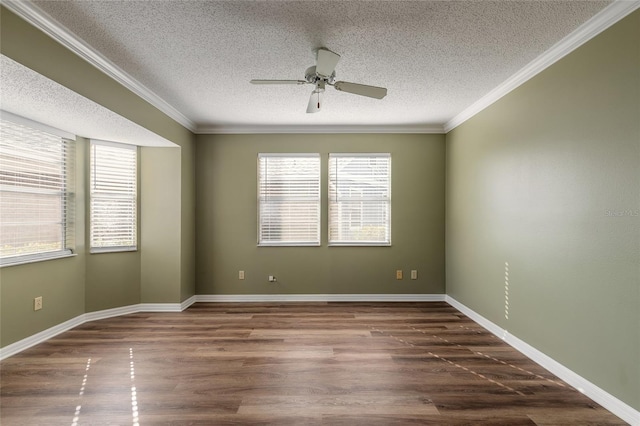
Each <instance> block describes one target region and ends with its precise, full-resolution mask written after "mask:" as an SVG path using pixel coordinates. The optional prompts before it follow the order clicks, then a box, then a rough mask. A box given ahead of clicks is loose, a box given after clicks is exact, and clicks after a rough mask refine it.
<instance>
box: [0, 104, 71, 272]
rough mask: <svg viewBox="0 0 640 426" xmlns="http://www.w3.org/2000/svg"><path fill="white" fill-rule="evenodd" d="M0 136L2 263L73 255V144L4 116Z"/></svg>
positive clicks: (35, 125)
mask: <svg viewBox="0 0 640 426" xmlns="http://www.w3.org/2000/svg"><path fill="white" fill-rule="evenodd" d="M0 132H1V133H0V264H2V265H11V264H19V263H26V262H31V261H37V260H45V259H50V258H56V257H61V256H66V255H70V254H71V248H72V247H73V244H74V239H75V235H74V232H73V231H74V226H73V225H74V223H73V222H74V221H73V218H74V209H75V206H74V192H73V183H74V180H75V175H74V163H75V155H74V154H75V143H74V142H73V141H72V140H69V139H66V138H64V137H62V136H60V135H58V134H56V131H55V129H50V128H48V127H47V126H44V125H40V124H39V123H34V122H30V121H29V120H26V119H23V118H21V117H16V116H13V115H11V114H7V113H4V112H3V113H2V119H1V120H0ZM60 133H62V132H60ZM68 136H69V137H73V135H68Z"/></svg>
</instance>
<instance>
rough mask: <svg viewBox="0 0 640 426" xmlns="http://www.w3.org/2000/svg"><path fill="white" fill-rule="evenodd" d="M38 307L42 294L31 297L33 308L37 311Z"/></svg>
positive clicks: (40, 306) (40, 303)
mask: <svg viewBox="0 0 640 426" xmlns="http://www.w3.org/2000/svg"><path fill="white" fill-rule="evenodd" d="M40 309H42V296H38V297H36V298H35V299H33V310H34V311H39V310H40Z"/></svg>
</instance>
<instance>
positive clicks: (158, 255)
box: [140, 148, 181, 303]
mask: <svg viewBox="0 0 640 426" xmlns="http://www.w3.org/2000/svg"><path fill="white" fill-rule="evenodd" d="M140 168H141V170H142V172H141V177H140V194H141V200H142V209H141V210H142V211H141V215H140V222H141V226H140V228H141V238H140V240H141V247H140V252H141V272H142V275H141V286H142V287H141V297H142V302H144V303H176V302H180V301H181V300H180V293H181V287H180V286H179V285H176V284H179V283H180V277H181V269H180V268H181V262H180V260H181V255H180V247H181V244H180V238H181V215H180V213H181V203H179V202H176V200H180V198H181V197H180V189H181V185H180V173H181V170H180V148H142V149H141V167H140ZM158 230H163V231H162V232H158Z"/></svg>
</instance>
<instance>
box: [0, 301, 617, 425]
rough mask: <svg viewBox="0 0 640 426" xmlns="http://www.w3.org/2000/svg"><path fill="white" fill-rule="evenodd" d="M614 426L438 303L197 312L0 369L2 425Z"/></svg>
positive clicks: (131, 323)
mask: <svg viewBox="0 0 640 426" xmlns="http://www.w3.org/2000/svg"><path fill="white" fill-rule="evenodd" d="M136 422H137V423H138V424H140V425H163V424H171V425H213V424H215V425H242V424H254V425H260V424H278V425H290V424H291V425H298V424H305V425H316V424H317V425H326V424H331V425H349V426H354V425H367V426H369V425H411V424H433V425H505V426H506V425H508V426H519V425H529V426H530V425H538V426H560V425H562V426H565V425H581V426H582V425H623V424H625V423H624V422H623V421H621V420H620V419H618V418H617V417H616V416H614V415H613V414H611V413H609V412H608V411H606V410H605V409H603V408H602V407H600V406H599V405H598V404H596V403H594V402H593V401H591V400H590V399H588V398H586V397H585V396H584V395H583V394H581V393H580V392H578V391H576V390H575V389H573V388H571V387H570V386H568V385H567V384H566V383H564V382H562V381H561V380H560V379H558V378H557V377H554V376H553V375H552V374H551V373H549V372H548V371H546V370H544V369H543V368H542V367H540V366H539V365H537V364H535V363H533V362H532V361H530V360H529V359H528V358H526V357H525V356H524V355H522V354H520V353H519V352H517V351H515V350H514V349H513V348H511V347H509V346H508V345H506V344H505V343H504V342H503V341H502V340H501V339H499V338H497V337H495V336H494V335H492V334H491V333H489V332H488V331H486V330H484V329H483V328H482V327H480V326H479V325H478V324H476V323H474V322H473V321H471V320H470V319H469V318H467V317H466V316H464V315H463V314H461V313H460V312H458V311H457V310H455V309H454V308H453V307H451V306H450V305H448V304H446V303H444V302H429V303H418V302H416V303H364V302H356V303H348V302H340V303H329V302H327V303H196V304H194V305H192V306H191V307H190V308H189V309H187V310H186V311H184V312H180V313H169V312H167V313H146V312H145V313H137V314H131V315H125V316H121V317H116V318H110V319H105V320H100V321H93V322H89V323H85V324H83V325H81V326H79V327H76V328H74V329H72V330H69V331H67V332H65V333H62V334H60V335H58V336H56V337H54V338H52V339H50V340H48V341H47V342H44V343H42V344H39V345H37V346H34V347H32V348H29V349H27V350H25V351H23V352H21V353H19V354H17V355H14V356H12V357H10V358H8V359H6V360H4V361H2V362H1V363H0V424H2V425H3V426H9V425H20V426H23V425H47V426H51V425H67V426H68V425H72V424H73V425H74V426H79V425H113V424H122V425H133V424H136Z"/></svg>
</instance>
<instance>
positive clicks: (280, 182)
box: [258, 154, 320, 246]
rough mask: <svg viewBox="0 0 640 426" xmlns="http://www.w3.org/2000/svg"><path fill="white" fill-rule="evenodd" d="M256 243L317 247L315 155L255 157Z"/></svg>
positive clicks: (317, 159) (317, 171)
mask: <svg viewBox="0 0 640 426" xmlns="http://www.w3.org/2000/svg"><path fill="white" fill-rule="evenodd" d="M258 244H259V245H263V246H267V245H300V246H304V245H320V155H319V154H258Z"/></svg>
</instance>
